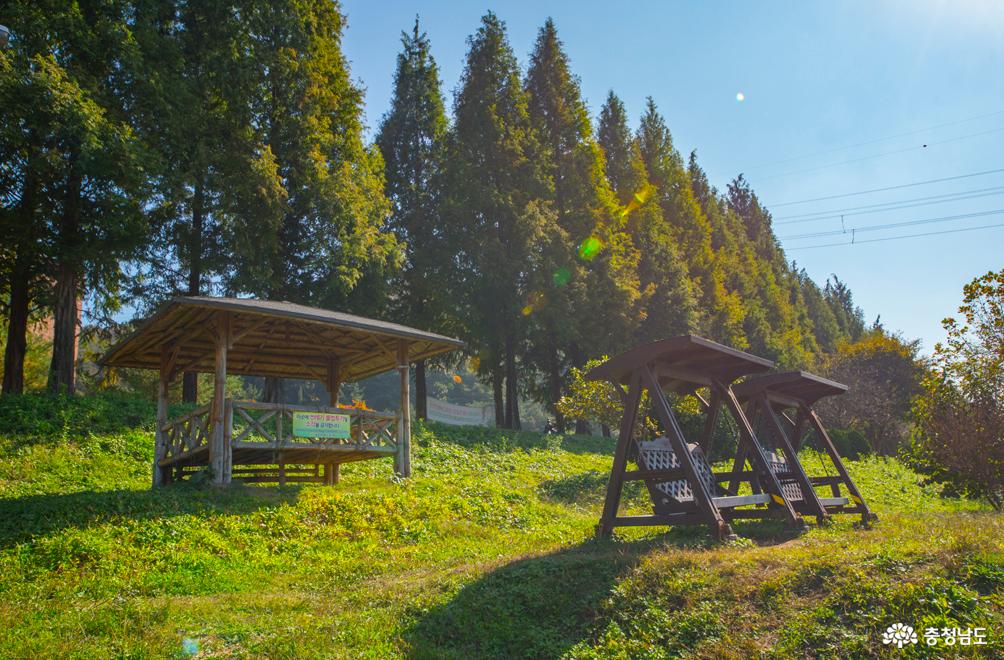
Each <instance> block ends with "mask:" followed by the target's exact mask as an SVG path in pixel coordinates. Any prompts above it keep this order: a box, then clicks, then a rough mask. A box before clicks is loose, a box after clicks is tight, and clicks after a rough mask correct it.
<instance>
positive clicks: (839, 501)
mask: <svg viewBox="0 0 1004 660" xmlns="http://www.w3.org/2000/svg"><path fill="white" fill-rule="evenodd" d="M767 465H769V466H770V469H771V472H773V473H774V474H775V475H777V478H778V481H780V482H781V490H782V492H784V496H785V498H786V499H788V501H790V502H801V501H803V500H804V499H805V498H804V497H803V496H802V487H801V486H799V485H798V483H796V482H795V480H794V479H791V478H789V477H787V475H788V474H789V470H788V461H786V460H784V457H783V456H778V455H777V454H776V453H774V452H770V453H768V454H767ZM817 498H818V499H819V503H820V504H822V505H823V506H846V505H847V504H850V502H851V501H850V500H849V499H848V498H846V497H818V496H817Z"/></svg>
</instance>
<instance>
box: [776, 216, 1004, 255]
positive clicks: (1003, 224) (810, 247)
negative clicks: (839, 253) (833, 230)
mask: <svg viewBox="0 0 1004 660" xmlns="http://www.w3.org/2000/svg"><path fill="white" fill-rule="evenodd" d="M995 227H1004V222H1001V223H998V224H995V225H982V226H980V227H963V228H962V229H944V230H942V231H927V232H923V233H921V234H906V235H905V236H886V237H885V238H869V239H867V240H864V241H855V240H853V239H852V242H849V243H848V242H843V243H823V244H821V245H800V246H796V247H793V248H786V249H785V251H786V252H790V251H791V250H815V249H817V248H825V247H837V246H841V245H861V244H862V243H881V242H883V241H899V240H902V239H905V238H920V237H921V236H940V235H942V234H959V233H962V232H965V231H977V230H979V229H993V228H995Z"/></svg>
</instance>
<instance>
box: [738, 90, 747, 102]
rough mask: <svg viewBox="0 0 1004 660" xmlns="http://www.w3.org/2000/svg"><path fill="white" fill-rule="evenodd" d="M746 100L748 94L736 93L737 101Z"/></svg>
mask: <svg viewBox="0 0 1004 660" xmlns="http://www.w3.org/2000/svg"><path fill="white" fill-rule="evenodd" d="M745 100H746V95H745V94H743V93H742V92H739V93H738V94H736V101H739V102H740V103H742V102H743V101H745Z"/></svg>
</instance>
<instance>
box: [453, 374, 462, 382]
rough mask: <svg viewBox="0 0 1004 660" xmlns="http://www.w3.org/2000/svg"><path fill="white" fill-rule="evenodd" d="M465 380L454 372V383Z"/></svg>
mask: <svg viewBox="0 0 1004 660" xmlns="http://www.w3.org/2000/svg"><path fill="white" fill-rule="evenodd" d="M463 380H464V379H463V378H461V377H460V374H453V382H454V383H461V382H463Z"/></svg>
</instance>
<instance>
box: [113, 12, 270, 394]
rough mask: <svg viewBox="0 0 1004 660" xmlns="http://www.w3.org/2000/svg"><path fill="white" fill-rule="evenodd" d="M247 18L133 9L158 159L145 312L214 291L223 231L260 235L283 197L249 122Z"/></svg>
mask: <svg viewBox="0 0 1004 660" xmlns="http://www.w3.org/2000/svg"><path fill="white" fill-rule="evenodd" d="M244 16H245V14H244V13H243V11H242V10H241V8H240V6H239V4H238V3H235V2H233V1H232V0H206V1H205V2H195V3H191V2H178V1H177V0H172V1H170V2H139V3H137V5H136V21H135V27H134V33H135V34H136V38H137V40H138V41H139V43H140V47H141V48H142V50H143V53H144V58H143V66H144V71H143V75H141V76H138V77H137V81H136V84H135V86H134V89H135V94H134V95H133V99H132V107H133V108H134V110H133V114H134V122H135V123H136V125H137V126H138V128H139V131H140V134H141V135H142V136H143V138H144V139H145V141H146V143H147V145H148V146H149V148H150V150H151V151H152V153H153V154H154V155H155V161H154V163H153V167H151V170H150V173H151V183H152V184H153V187H154V196H153V199H152V200H151V202H152V203H151V204H150V205H149V215H150V217H151V219H152V220H153V229H154V231H153V236H152V240H151V241H150V245H149V249H148V250H147V258H146V263H147V273H146V275H147V277H146V278H144V282H145V291H144V297H145V299H146V303H147V306H148V307H153V306H155V305H157V304H159V303H161V302H162V301H163V300H164V299H165V298H169V297H173V296H175V295H179V294H182V295H188V296H199V295H204V294H210V293H217V292H219V284H220V280H221V277H222V276H223V275H225V273H226V271H227V264H228V263H230V262H231V261H232V251H233V247H232V245H231V241H230V238H232V237H228V236H227V232H226V229H227V227H228V225H229V224H230V223H232V222H235V221H239V222H240V223H241V224H243V225H245V226H248V227H255V229H254V230H253V231H252V233H251V236H256V235H260V234H262V233H265V234H267V233H268V232H267V231H265V227H268V226H272V225H274V224H275V222H276V217H277V208H278V206H279V204H280V203H281V201H282V198H283V196H284V195H285V191H284V190H283V189H282V188H281V186H280V185H279V183H278V181H277V180H276V177H275V166H274V163H273V162H272V159H271V157H272V154H271V152H270V151H269V150H268V149H266V148H265V146H264V143H265V140H266V137H267V136H265V135H264V134H263V131H262V130H261V128H260V127H256V126H254V125H253V124H252V122H251V111H252V103H253V101H254V99H256V98H257V96H258V90H257V88H256V87H255V85H254V75H253V73H254V69H255V66H256V64H257V63H256V61H255V59H254V58H252V57H249V56H248V52H249V43H250V40H249V35H248V26H247V24H246V22H245V21H243V20H242V18H243V17H244ZM242 240H244V239H242ZM214 285H215V286H214ZM196 376H197V374H195V373H185V374H184V377H183V379H182V399H183V400H184V401H186V402H195V401H196V400H197V398H198V379H197V377H196Z"/></svg>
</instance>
